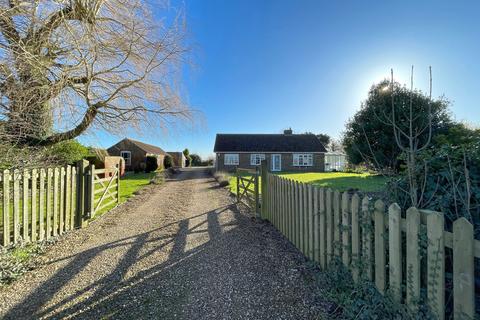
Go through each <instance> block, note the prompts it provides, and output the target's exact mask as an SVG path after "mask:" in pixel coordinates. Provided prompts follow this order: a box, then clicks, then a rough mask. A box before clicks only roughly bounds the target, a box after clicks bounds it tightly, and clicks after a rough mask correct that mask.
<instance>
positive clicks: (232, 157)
mask: <svg viewBox="0 0 480 320" xmlns="http://www.w3.org/2000/svg"><path fill="white" fill-rule="evenodd" d="M224 163H225V165H228V166H236V165H238V153H226V154H225V162H224Z"/></svg>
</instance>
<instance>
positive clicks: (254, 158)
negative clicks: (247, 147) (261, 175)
mask: <svg viewBox="0 0 480 320" xmlns="http://www.w3.org/2000/svg"><path fill="white" fill-rule="evenodd" d="M262 160H265V154H264V153H252V154H251V155H250V165H252V166H259V165H261V164H262Z"/></svg>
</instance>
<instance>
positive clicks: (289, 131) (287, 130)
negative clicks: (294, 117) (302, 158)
mask: <svg viewBox="0 0 480 320" xmlns="http://www.w3.org/2000/svg"><path fill="white" fill-rule="evenodd" d="M283 134H285V135H287V134H293V130H292V128H288V129H286V130H283Z"/></svg>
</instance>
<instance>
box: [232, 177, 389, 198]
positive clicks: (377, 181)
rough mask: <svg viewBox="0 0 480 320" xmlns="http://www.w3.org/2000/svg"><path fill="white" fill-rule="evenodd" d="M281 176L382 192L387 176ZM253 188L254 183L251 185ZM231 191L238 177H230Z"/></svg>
mask: <svg viewBox="0 0 480 320" xmlns="http://www.w3.org/2000/svg"><path fill="white" fill-rule="evenodd" d="M278 175H279V176H281V177H284V178H287V179H291V180H295V181H299V182H305V183H311V184H314V185H316V186H319V187H324V188H332V189H334V190H338V191H341V192H342V191H346V190H349V189H356V190H359V191H362V192H380V191H382V190H384V188H385V183H386V182H387V178H385V177H382V176H379V175H373V174H369V173H344V172H306V173H298V172H281V173H279V174H278ZM250 189H251V190H253V184H252V185H250ZM230 191H231V192H232V193H234V194H235V193H236V192H237V179H236V178H235V177H234V176H233V177H232V178H230Z"/></svg>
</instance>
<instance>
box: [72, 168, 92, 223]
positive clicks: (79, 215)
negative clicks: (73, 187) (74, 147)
mask: <svg viewBox="0 0 480 320" xmlns="http://www.w3.org/2000/svg"><path fill="white" fill-rule="evenodd" d="M88 164H89V163H88V161H87V160H80V161H78V162H77V175H78V178H77V210H76V219H75V227H76V228H83V227H85V226H86V225H87V219H85V211H86V209H87V207H86V202H87V193H86V190H85V189H86V186H87V184H86V171H87V168H88Z"/></svg>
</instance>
